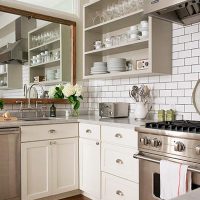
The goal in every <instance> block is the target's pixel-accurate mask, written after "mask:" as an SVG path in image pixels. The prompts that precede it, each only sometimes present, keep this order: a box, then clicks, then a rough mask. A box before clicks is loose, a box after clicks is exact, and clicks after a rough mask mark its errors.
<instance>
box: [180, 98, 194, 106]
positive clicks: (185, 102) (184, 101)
mask: <svg viewBox="0 0 200 200" xmlns="http://www.w3.org/2000/svg"><path fill="white" fill-rule="evenodd" d="M191 103H192V97H178V104H182V105H185V104H191Z"/></svg>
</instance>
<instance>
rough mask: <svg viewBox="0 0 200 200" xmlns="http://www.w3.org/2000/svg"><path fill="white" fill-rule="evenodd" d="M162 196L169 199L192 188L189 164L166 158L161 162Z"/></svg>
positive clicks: (165, 199) (166, 199)
mask: <svg viewBox="0 0 200 200" xmlns="http://www.w3.org/2000/svg"><path fill="white" fill-rule="evenodd" d="M160 190H161V195H160V198H161V199H164V200H169V199H172V198H175V197H178V196H180V195H183V194H185V193H186V192H188V191H190V190H191V172H188V166H187V165H183V164H180V163H174V162H170V161H166V160H161V162H160Z"/></svg>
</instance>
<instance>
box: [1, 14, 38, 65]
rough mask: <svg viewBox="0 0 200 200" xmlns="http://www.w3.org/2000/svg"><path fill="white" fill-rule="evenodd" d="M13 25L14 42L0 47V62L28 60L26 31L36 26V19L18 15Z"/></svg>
mask: <svg viewBox="0 0 200 200" xmlns="http://www.w3.org/2000/svg"><path fill="white" fill-rule="evenodd" d="M14 26H15V38H16V42H14V43H8V44H7V45H6V46H3V47H1V48H0V64H11V63H20V64H24V63H25V62H27V61H28V32H29V31H31V30H33V29H34V28H36V20H35V19H28V18H27V17H19V18H18V19H17V20H16V21H15V23H14Z"/></svg>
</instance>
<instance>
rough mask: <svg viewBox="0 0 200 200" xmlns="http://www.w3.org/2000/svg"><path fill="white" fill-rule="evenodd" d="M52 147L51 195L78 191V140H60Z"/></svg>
mask: <svg viewBox="0 0 200 200" xmlns="http://www.w3.org/2000/svg"><path fill="white" fill-rule="evenodd" d="M54 142H55V144H54V145H52V158H53V159H52V161H53V193H54V194H61V193H64V192H70V191H72V190H75V189H78V139H77V138H69V139H60V140H56V141H54Z"/></svg>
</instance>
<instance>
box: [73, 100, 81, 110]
mask: <svg viewBox="0 0 200 200" xmlns="http://www.w3.org/2000/svg"><path fill="white" fill-rule="evenodd" d="M79 108H80V101H79V100H77V101H76V103H75V105H74V110H78V109H79Z"/></svg>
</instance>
